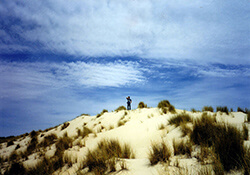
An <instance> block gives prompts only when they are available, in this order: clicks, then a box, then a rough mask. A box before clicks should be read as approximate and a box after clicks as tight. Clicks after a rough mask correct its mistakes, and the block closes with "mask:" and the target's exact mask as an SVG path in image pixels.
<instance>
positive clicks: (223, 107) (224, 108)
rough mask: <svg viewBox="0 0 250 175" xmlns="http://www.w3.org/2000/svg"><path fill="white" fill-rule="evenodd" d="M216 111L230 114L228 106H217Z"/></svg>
mask: <svg viewBox="0 0 250 175" xmlns="http://www.w3.org/2000/svg"><path fill="white" fill-rule="evenodd" d="M216 112H225V113H226V114H227V115H228V114H229V112H228V108H227V106H217V107H216Z"/></svg>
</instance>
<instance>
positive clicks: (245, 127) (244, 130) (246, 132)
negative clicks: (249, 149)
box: [242, 124, 248, 140]
mask: <svg viewBox="0 0 250 175" xmlns="http://www.w3.org/2000/svg"><path fill="white" fill-rule="evenodd" d="M242 129H243V139H244V140H248V127H247V126H246V125H245V124H243V125H242Z"/></svg>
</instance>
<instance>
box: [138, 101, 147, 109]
mask: <svg viewBox="0 0 250 175" xmlns="http://www.w3.org/2000/svg"><path fill="white" fill-rule="evenodd" d="M147 107H148V106H147V104H145V103H144V102H142V101H141V102H140V103H139V104H138V108H140V109H142V108H147Z"/></svg>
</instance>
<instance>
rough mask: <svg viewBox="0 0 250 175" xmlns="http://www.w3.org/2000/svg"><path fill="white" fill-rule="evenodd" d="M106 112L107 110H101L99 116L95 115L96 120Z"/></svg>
mask: <svg viewBox="0 0 250 175" xmlns="http://www.w3.org/2000/svg"><path fill="white" fill-rule="evenodd" d="M106 112H108V110H107V109H103V110H102V112H101V113H100V114H97V115H96V118H99V117H101V116H102V115H103V114H104V113H106Z"/></svg>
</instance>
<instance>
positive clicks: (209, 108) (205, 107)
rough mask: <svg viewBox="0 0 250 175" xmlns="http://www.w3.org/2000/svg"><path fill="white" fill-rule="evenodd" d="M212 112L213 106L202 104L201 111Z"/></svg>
mask: <svg viewBox="0 0 250 175" xmlns="http://www.w3.org/2000/svg"><path fill="white" fill-rule="evenodd" d="M206 111H207V112H214V108H213V107H212V106H204V107H203V108H202V112H206Z"/></svg>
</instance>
